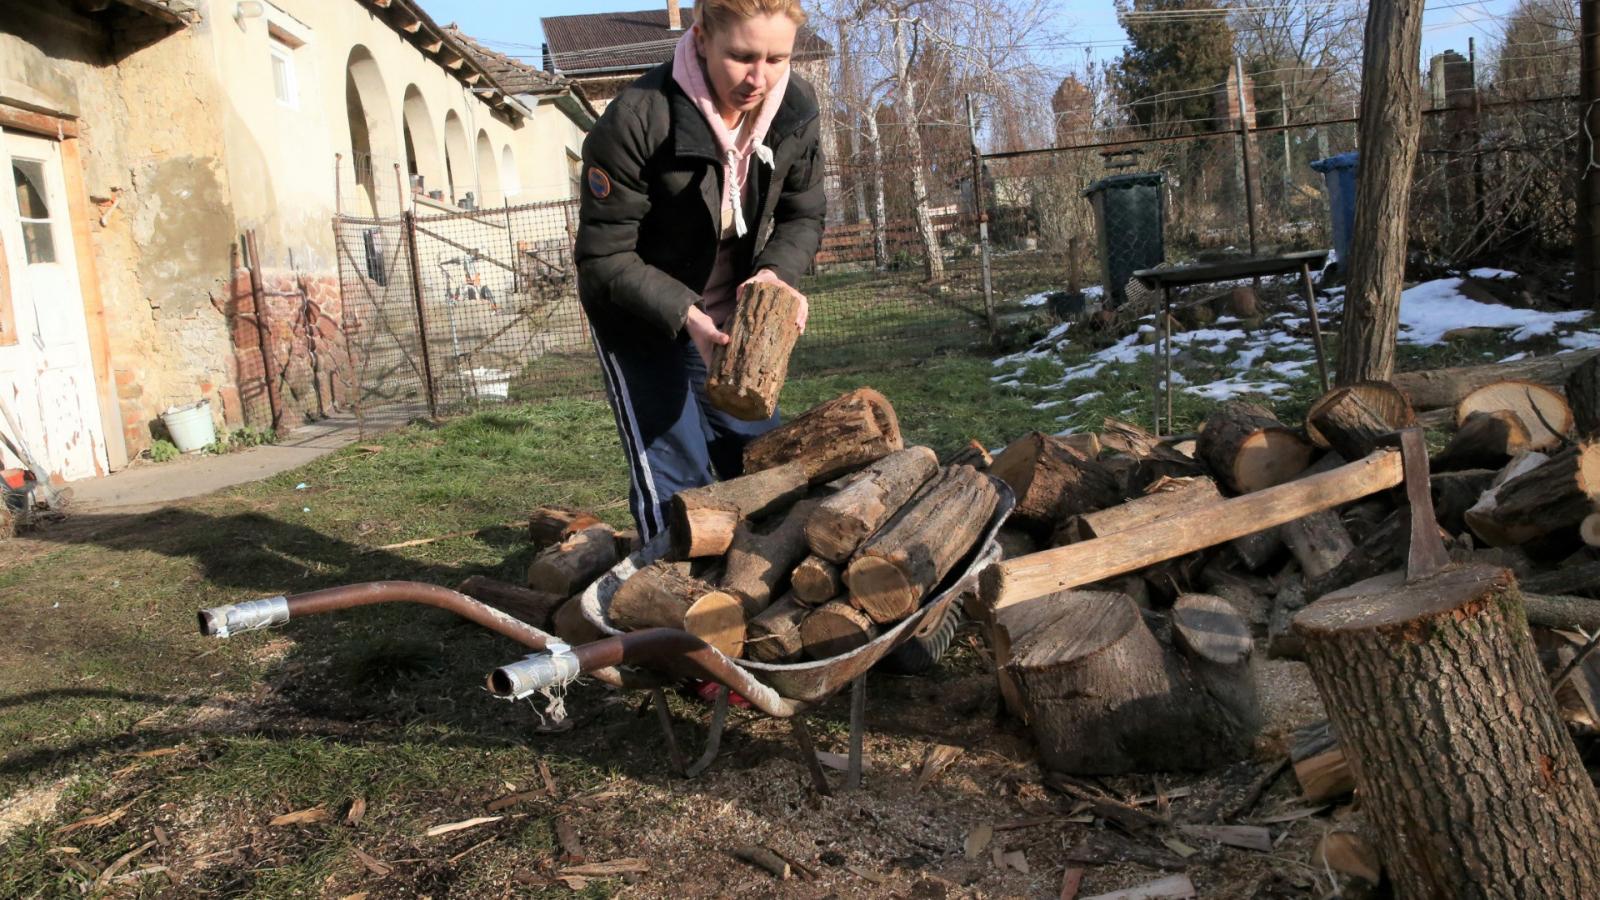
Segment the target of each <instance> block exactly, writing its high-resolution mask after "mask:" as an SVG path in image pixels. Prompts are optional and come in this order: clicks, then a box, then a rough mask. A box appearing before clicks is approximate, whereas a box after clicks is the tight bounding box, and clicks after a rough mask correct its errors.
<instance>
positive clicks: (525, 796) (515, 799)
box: [484, 791, 545, 812]
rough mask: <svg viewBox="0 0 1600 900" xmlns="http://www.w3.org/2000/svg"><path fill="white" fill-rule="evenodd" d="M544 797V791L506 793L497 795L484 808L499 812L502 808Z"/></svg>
mask: <svg viewBox="0 0 1600 900" xmlns="http://www.w3.org/2000/svg"><path fill="white" fill-rule="evenodd" d="M544 797H545V795H544V792H543V791H518V792H517V793H515V794H506V795H505V796H503V797H496V798H495V799H493V800H490V801H489V802H488V803H486V804H484V808H485V809H487V810H488V811H489V812H499V811H500V810H502V809H510V808H511V807H513V806H516V805H517V804H519V803H526V802H528V801H529V800H543V799H544Z"/></svg>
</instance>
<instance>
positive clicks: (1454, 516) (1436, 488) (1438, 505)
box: [1428, 469, 1495, 534]
mask: <svg viewBox="0 0 1600 900" xmlns="http://www.w3.org/2000/svg"><path fill="white" fill-rule="evenodd" d="M1494 476H1495V470H1493V469H1464V470H1461V471H1459V472H1439V473H1436V474H1434V475H1432V476H1430V477H1429V478H1428V485H1429V487H1430V489H1431V490H1432V492H1433V514H1434V517H1435V518H1437V519H1438V520H1439V526H1440V527H1441V528H1443V529H1444V530H1445V531H1447V532H1449V533H1450V534H1461V533H1462V532H1464V531H1466V530H1467V520H1466V515H1467V510H1469V509H1471V508H1472V507H1473V506H1474V505H1476V504H1477V502H1478V498H1479V497H1482V496H1483V492H1484V491H1486V490H1488V489H1489V485H1490V483H1492V482H1493V481H1494Z"/></svg>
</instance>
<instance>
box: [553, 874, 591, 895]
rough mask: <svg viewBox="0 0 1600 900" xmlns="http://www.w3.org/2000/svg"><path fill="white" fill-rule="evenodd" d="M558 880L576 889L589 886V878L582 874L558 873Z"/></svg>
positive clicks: (579, 889)
mask: <svg viewBox="0 0 1600 900" xmlns="http://www.w3.org/2000/svg"><path fill="white" fill-rule="evenodd" d="M556 880H557V881H559V882H561V883H562V884H564V885H566V886H567V887H568V888H570V889H571V890H574V891H581V890H583V889H584V888H586V887H588V886H589V879H587V878H584V877H583V876H582V875H557V876H556Z"/></svg>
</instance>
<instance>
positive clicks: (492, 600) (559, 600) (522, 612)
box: [456, 575, 567, 628]
mask: <svg viewBox="0 0 1600 900" xmlns="http://www.w3.org/2000/svg"><path fill="white" fill-rule="evenodd" d="M456 591H457V592H459V593H462V594H466V595H467V596H468V597H471V598H472V599H474V600H481V601H482V602H484V603H487V604H489V605H490V606H492V607H494V608H495V609H498V610H500V611H501V612H503V613H507V614H508V615H511V616H515V617H516V618H518V619H521V620H522V621H524V622H527V623H528V624H529V625H532V626H533V627H535V628H545V627H547V626H548V625H549V622H550V617H551V615H553V614H554V613H555V611H556V610H557V609H558V608H560V606H561V604H563V603H565V602H567V595H566V594H549V593H545V592H544V591H535V590H530V589H528V588H525V587H520V586H518V585H515V584H508V583H507V582H504V581H498V580H496V579H493V578H488V577H486V576H483V575H470V576H468V577H467V579H466V580H465V581H463V582H461V584H460V585H458V586H457V587H456Z"/></svg>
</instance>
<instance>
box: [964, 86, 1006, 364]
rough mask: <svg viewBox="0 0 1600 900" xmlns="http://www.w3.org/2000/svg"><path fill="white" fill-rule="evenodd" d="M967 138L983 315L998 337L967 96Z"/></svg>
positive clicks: (974, 125) (974, 127) (979, 162)
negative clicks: (979, 263)
mask: <svg viewBox="0 0 1600 900" xmlns="http://www.w3.org/2000/svg"><path fill="white" fill-rule="evenodd" d="M967 137H968V139H969V141H970V142H971V149H972V208H973V210H974V211H975V212H977V214H978V253H979V257H980V258H981V259H982V261H983V262H982V264H983V314H984V317H985V318H987V319H988V320H989V337H990V338H991V339H993V338H995V337H996V336H998V335H999V333H1000V332H999V329H998V328H997V327H996V326H997V323H996V322H995V318H994V287H993V285H992V283H991V281H990V277H989V207H988V206H987V205H986V204H985V203H984V202H983V157H982V155H980V154H979V153H978V119H977V117H976V116H974V115H973V114H972V95H971V94H968V95H967Z"/></svg>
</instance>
